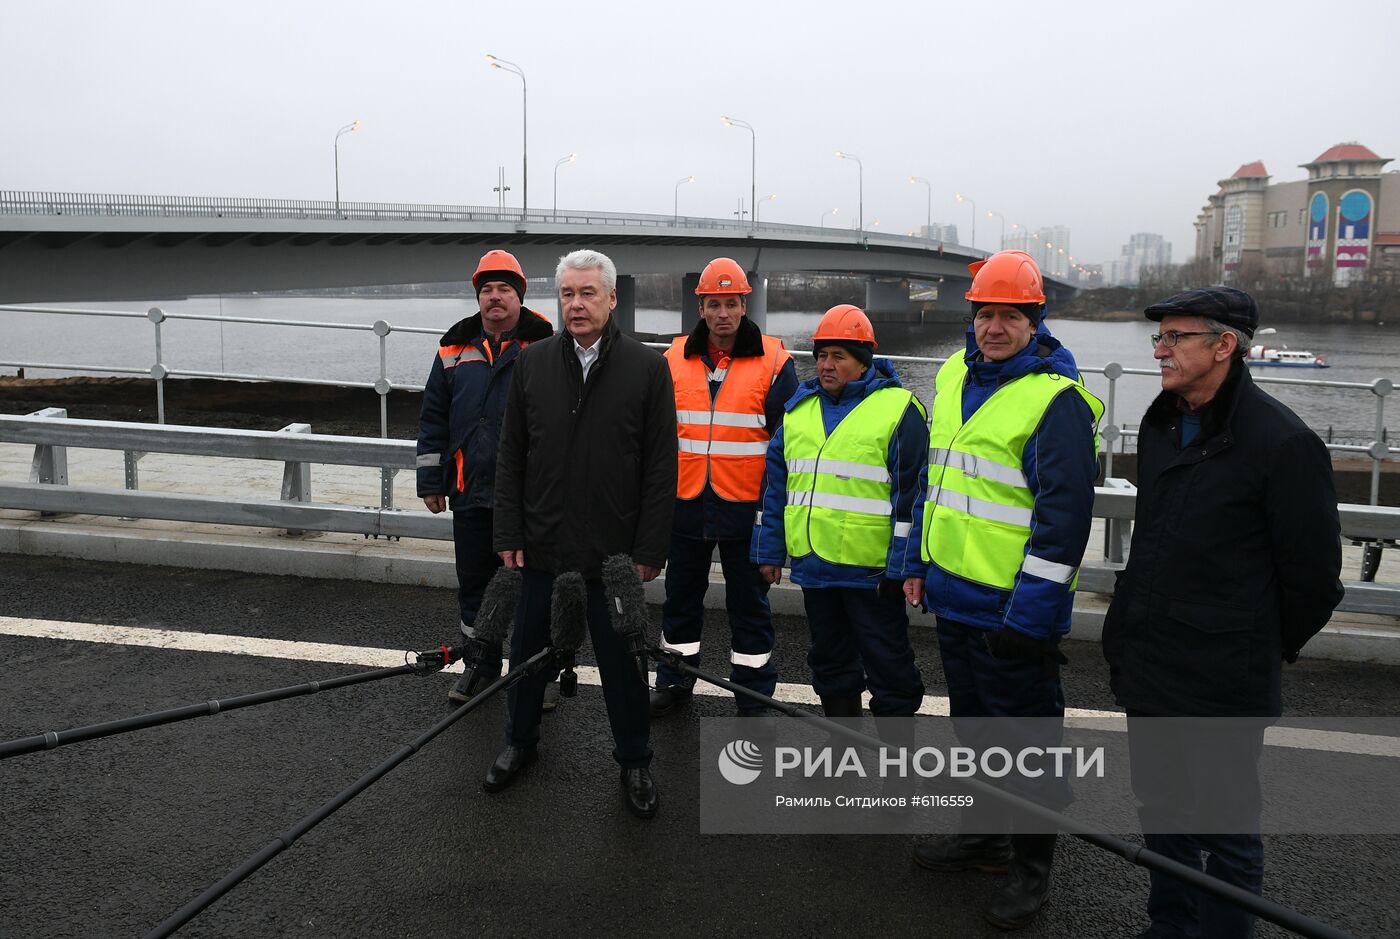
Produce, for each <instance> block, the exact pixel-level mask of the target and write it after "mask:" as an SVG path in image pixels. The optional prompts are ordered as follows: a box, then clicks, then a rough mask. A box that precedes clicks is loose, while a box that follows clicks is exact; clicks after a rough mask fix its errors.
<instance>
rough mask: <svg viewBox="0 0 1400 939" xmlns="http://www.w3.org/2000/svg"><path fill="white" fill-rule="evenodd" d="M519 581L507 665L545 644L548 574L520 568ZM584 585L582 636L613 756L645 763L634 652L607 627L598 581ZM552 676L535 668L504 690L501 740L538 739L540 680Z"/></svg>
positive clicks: (645, 733) (644, 707) (643, 704)
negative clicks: (506, 711)
mask: <svg viewBox="0 0 1400 939" xmlns="http://www.w3.org/2000/svg"><path fill="white" fill-rule="evenodd" d="M521 573H522V577H521V585H520V603H519V605H518V606H517V607H516V608H515V629H514V630H513V631H512V632H511V637H510V660H511V663H512V665H516V664H519V663H521V662H524V661H525V660H526V659H528V658H529V657H530V656H532V655H534V654H535V653H536V652H539V651H540V650H541V649H543V648H545V647H546V646H548V645H549V611H550V595H551V592H552V591H553V589H554V575H553V574H550V573H547V572H545V571H540V570H532V569H531V568H528V567H527V568H525V569H524V570H523V571H522V572H521ZM585 583H586V585H587V589H588V604H587V614H586V615H587V619H588V635H589V637H590V638H591V639H592V642H593V655H594V658H595V659H596V660H597V663H598V672H599V675H600V676H601V677H602V681H603V702H604V704H606V705H607V709H608V724H609V725H610V726H611V728H612V736H613V746H614V749H613V758H614V759H615V760H617V762H618V763H619V764H621V765H622V768H623V769H635V768H638V767H644V766H649V765H651V743H650V733H651V723H650V722H651V717H650V713H649V711H648V695H647V682H646V677H645V675H644V673H643V672H642V671H639V670H638V667H637V660H636V657H635V656H633V655H632V653H631V652H630V651H629V649H628V646H627V640H626V639H624V638H623V637H622V636H620V635H618V634H617V633H616V632H614V631H613V627H612V617H611V615H610V613H609V610H608V603H607V597H606V595H605V593H604V591H603V581H602V580H601V579H598V578H594V579H591V580H588V581H586V582H585ZM553 677H554V675H553V673H551V672H550V671H548V670H545V671H541V672H537V673H535V674H534V675H531V676H529V677H527V678H525V679H523V680H521V681H520V682H518V683H516V685H515V686H514V687H512V688H511V689H510V694H509V700H510V718H509V720H508V721H507V723H506V741H507V742H508V743H510V744H512V745H514V746H517V747H533V746H534V745H535V744H536V743H538V742H539V739H540V713H541V708H542V705H543V703H544V689H545V685H547V684H549V681H550V679H551V678H553Z"/></svg>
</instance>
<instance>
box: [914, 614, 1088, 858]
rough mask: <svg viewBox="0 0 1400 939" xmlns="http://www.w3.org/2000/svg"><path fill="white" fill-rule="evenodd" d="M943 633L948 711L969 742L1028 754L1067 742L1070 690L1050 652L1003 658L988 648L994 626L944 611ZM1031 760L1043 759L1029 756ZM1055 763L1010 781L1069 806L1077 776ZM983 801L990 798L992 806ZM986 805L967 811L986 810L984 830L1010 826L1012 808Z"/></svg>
mask: <svg viewBox="0 0 1400 939" xmlns="http://www.w3.org/2000/svg"><path fill="white" fill-rule="evenodd" d="M937 633H938V651H939V654H940V655H941V656H942V658H943V676H944V678H945V680H946V681H947V682H948V711H949V715H950V716H951V717H952V718H953V726H954V729H955V730H956V731H957V735H958V739H959V741H961V742H962V744H963V745H964V746H968V747H972V748H974V749H976V750H979V751H981V750H985V749H987V748H989V747H1005V748H1006V749H1007V750H1008V751H1009V752H1011V753H1020V752H1021V751H1022V750H1024V749H1026V748H1028V747H1039V748H1041V749H1047V748H1049V747H1058V746H1060V745H1061V744H1062V743H1063V742H1064V717H1065V694H1064V689H1063V687H1062V686H1061V685H1060V669H1059V665H1057V664H1056V663H1054V662H1053V661H1051V660H1049V659H1047V658H1040V659H1024V658H1015V659H1002V658H997V657H996V656H994V655H992V653H991V652H990V651H989V650H988V649H987V630H985V629H982V628H980V627H978V626H971V625H968V624H966V623H959V622H957V621H955V620H950V619H946V618H944V617H941V616H940V617H938V621H937ZM960 718H965V719H966V720H959V719H960ZM982 718H997V720H983V719H982ZM1012 718H1033V720H1026V721H1016V720H1013V719H1012ZM1027 765H1030V766H1036V765H1037V764H1036V761H1035V760H1029V761H1028V764H1027ZM1052 767H1053V762H1046V763H1045V764H1043V765H1039V766H1038V768H1040V769H1043V770H1045V775H1043V776H1040V777H1036V778H1033V779H1029V778H1025V777H1021V776H1020V775H1019V774H1013V775H1012V776H1009V777H1007V778H1006V780H1005V781H1004V784H1005V786H1006V788H1007V789H1009V790H1011V791H1013V792H1015V793H1016V794H1017V795H1020V796H1024V797H1026V798H1029V799H1033V800H1034V801H1036V802H1039V803H1040V804H1041V805H1044V806H1046V807H1048V808H1052V809H1057V810H1058V809H1061V808H1064V807H1065V806H1067V805H1069V804H1070V802H1072V801H1074V795H1073V793H1072V792H1071V791H1070V785H1069V780H1068V779H1067V778H1064V777H1062V776H1057V775H1056V774H1055V773H1054V772H1053V771H1052ZM982 803H987V804H986V806H985V811H983V806H982ZM978 804H979V811H978V812H975V813H967V814H969V815H971V816H974V817H975V816H979V815H980V816H982V817H983V819H984V820H983V821H982V822H981V824H982V825H983V826H984V827H982V828H980V831H981V832H983V833H987V834H996V833H1000V832H1004V831H1006V830H1008V826H1009V824H1010V812H1008V811H1007V810H1006V809H1004V808H1003V807H1002V806H1001V805H1000V804H996V803H994V802H993V801H992V800H990V799H979V800H978ZM970 824H978V823H976V822H970Z"/></svg>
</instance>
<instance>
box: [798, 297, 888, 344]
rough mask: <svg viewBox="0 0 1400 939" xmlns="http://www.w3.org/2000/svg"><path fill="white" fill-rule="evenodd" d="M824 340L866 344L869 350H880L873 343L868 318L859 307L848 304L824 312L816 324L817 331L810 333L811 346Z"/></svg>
mask: <svg viewBox="0 0 1400 939" xmlns="http://www.w3.org/2000/svg"><path fill="white" fill-rule="evenodd" d="M824 339H825V340H831V339H834V340H837V341H840V342H868V343H870V348H872V349H878V348H880V347H879V346H878V345H876V343H875V330H874V328H873V327H872V326H871V325H870V317H868V316H866V315H865V311H864V310H862V309H861V308H860V307H858V306H855V305H853V304H850V303H841V304H838V305H836V306H834V307H832V308H831V309H829V310H827V311H826V315H825V316H823V317H822V321H821V322H820V323H818V324H817V331H816V332H814V333H812V344H813V345H814V346H815V345H818V344H820V343H821V342H822V340H824Z"/></svg>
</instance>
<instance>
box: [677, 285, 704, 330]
mask: <svg viewBox="0 0 1400 939" xmlns="http://www.w3.org/2000/svg"><path fill="white" fill-rule="evenodd" d="M699 286H700V273H699V272H698V271H697V272H695V273H694V274H682V275H681V333H682V335H686V336H688V335H690V331H691V330H692V329H694V328H695V324H696V323H698V322H700V298H699V297H697V296H696V295H695V288H696V287H699Z"/></svg>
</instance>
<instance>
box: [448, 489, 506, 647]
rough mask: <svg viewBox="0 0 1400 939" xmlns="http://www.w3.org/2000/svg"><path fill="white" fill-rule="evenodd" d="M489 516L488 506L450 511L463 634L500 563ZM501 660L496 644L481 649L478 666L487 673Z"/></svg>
mask: <svg viewBox="0 0 1400 939" xmlns="http://www.w3.org/2000/svg"><path fill="white" fill-rule="evenodd" d="M492 516H493V513H492V511H491V510H490V509H487V508H475V509H468V510H466V511H463V512H453V513H452V547H453V550H454V553H455V554H456V556H457V606H458V608H459V610H460V613H461V617H462V621H461V627H460V628H461V630H462V634H463V635H464V636H465V635H466V634H467V629H468V628H469V627H470V626H471V625H472V624H473V623H474V622H476V613H477V610H478V609H480V608H481V595H482V594H483V593H484V592H485V591H486V584H487V583H489V582H490V580H491V578H492V577H493V576H494V575H495V573H496V570H497V569H498V568H499V567H500V566H501V558H500V555H498V554H496V552H495V551H493V550H491V523H492ZM500 663H501V649H500V646H497V647H496V648H495V649H486V650H484V651H483V652H482V656H481V662H480V664H479V666H478V667H479V668H480V669H481V670H482V671H484V672H485V673H487V674H490V673H492V672H495V671H498V670H499V665H500Z"/></svg>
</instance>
